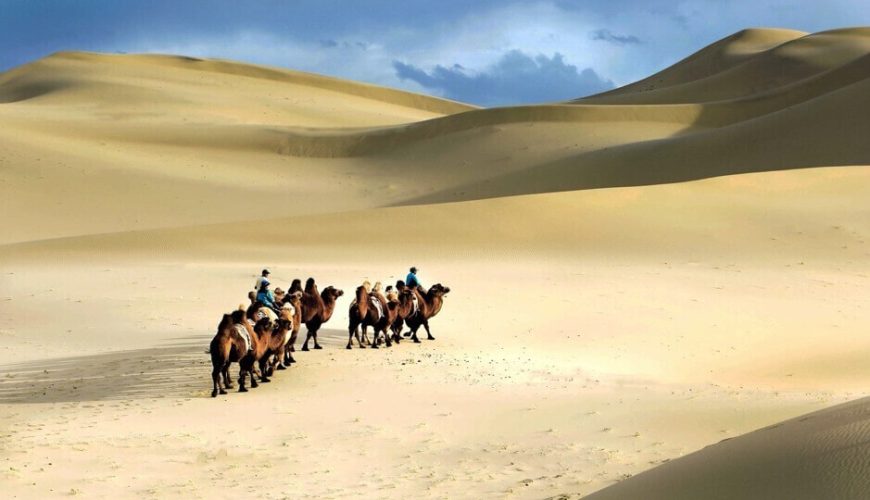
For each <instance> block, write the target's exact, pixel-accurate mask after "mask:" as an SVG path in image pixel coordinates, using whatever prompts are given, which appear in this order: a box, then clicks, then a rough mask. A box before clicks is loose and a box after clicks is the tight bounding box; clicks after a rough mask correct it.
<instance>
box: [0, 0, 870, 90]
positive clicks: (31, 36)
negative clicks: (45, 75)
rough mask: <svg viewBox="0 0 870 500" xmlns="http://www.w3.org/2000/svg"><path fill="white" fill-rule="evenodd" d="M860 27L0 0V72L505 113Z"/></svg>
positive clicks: (753, 4)
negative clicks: (83, 68) (76, 60)
mask: <svg viewBox="0 0 870 500" xmlns="http://www.w3.org/2000/svg"><path fill="white" fill-rule="evenodd" d="M861 25H870V5H868V0H791V1H790V0H643V1H641V0H528V1H516V0H498V1H497V0H474V1H472V0H427V1H419V0H395V1H386V0H343V1H337V0H287V1H278V0H259V1H243V0H211V1H205V0H147V1H140V0H123V1H122V0H53V1H49V0H0V71H6V70H8V69H11V68H13V67H15V66H18V65H21V64H25V63H28V62H30V61H33V60H36V59H39V58H41V57H44V56H46V55H48V54H51V53H53V52H57V51H61V50H86V51H98V52H109V53H143V52H150V53H168V54H179V55H187V56H194V57H215V58H223V59H234V60H239V61H243V62H249V63H255V64H265V65H271V66H278V67H283V68H290V69H297V70H302V71H310V72H315V73H321V74H325V75H330V76H336V77H340V78H347V79H352V80H358V81H363V82H368V83H374V84H378V85H385V86H389V87H394V88H400V89H405V90H410V91H413V92H420V93H426V94H431V95H435V96H439V97H445V98H448V99H454V100H458V101H462V102H468V103H472V104H477V105H480V106H504V105H516V104H527V103H539V102H550V101H560V100H566V99H572V98H577V97H581V96H584V95H590V94H594V93H597V92H601V91H604V90H608V89H610V88H614V87H616V86H621V85H625V84H627V83H631V82H633V81H636V80H639V79H641V78H644V77H646V76H649V75H650V74H652V73H654V72H656V71H658V70H661V69H664V68H665V67H667V66H670V65H671V64H673V63H675V62H677V61H678V60H680V59H682V58H684V57H686V56H688V55H690V54H691V53H693V52H695V51H697V50H699V49H701V48H703V47H704V46H706V45H708V44H710V43H712V42H715V41H716V40H718V39H721V38H724V37H726V36H728V35H730V34H732V33H734V32H737V31H739V30H741V29H744V28H749V27H778V28H790V29H797V30H802V31H808V32H817V31H823V30H828V29H835V28H842V27H851V26H861Z"/></svg>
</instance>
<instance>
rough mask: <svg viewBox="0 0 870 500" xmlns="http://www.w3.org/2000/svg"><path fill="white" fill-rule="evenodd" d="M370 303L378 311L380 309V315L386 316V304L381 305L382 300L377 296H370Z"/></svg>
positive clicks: (381, 316) (380, 316)
mask: <svg viewBox="0 0 870 500" xmlns="http://www.w3.org/2000/svg"><path fill="white" fill-rule="evenodd" d="M369 305H370V306H372V307H374V308H375V310H376V311H378V317H379V318H383V317H384V306H383V305H381V301H380V300H378V299H377V298H375V297H372V296H369Z"/></svg>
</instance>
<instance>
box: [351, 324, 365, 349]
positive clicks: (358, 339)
mask: <svg viewBox="0 0 870 500" xmlns="http://www.w3.org/2000/svg"><path fill="white" fill-rule="evenodd" d="M353 333H354V335H355V336H356V343H357V344H358V345H359V348H360V349H365V348H366V346H365V344H363V343H362V339H361V337H360V335H359V330H357V329H354V331H353Z"/></svg>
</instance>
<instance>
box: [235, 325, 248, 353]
mask: <svg viewBox="0 0 870 500" xmlns="http://www.w3.org/2000/svg"><path fill="white" fill-rule="evenodd" d="M233 328H234V329H235V330H236V333H237V334H238V335H239V337H241V338H242V340H243V341H244V342H245V352H248V351H251V350H253V348H252V347H251V336H250V335H248V330H247V329H246V328H245V327H244V326H243V325H240V324H238V323H236V324H235V325H233Z"/></svg>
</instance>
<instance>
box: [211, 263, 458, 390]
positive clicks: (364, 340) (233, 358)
mask: <svg viewBox="0 0 870 500" xmlns="http://www.w3.org/2000/svg"><path fill="white" fill-rule="evenodd" d="M416 272H417V269H416V268H414V267H412V268H411V272H410V273H409V274H408V278H407V279H406V280H405V281H397V282H396V285H395V287H393V286H388V287H387V289H386V290H382V289H381V283H380V282H378V283H376V284H375V285H374V286H372V285H371V283H370V282H368V281H365V282H363V284H362V285H360V286H359V287H357V289H356V293H355V298H354V300H353V301H352V302H351V304H350V308H349V311H348V317H349V323H348V341H347V349H352V348H353V346H352V344H353V339H354V338H356V341H357V345H358V346H359V347H360V348H365V347H371V348H373V349H377V348H379V347H380V345H382V344H383V345H385V346H386V347H390V346H392V345H393V344H394V343H395V344H398V343H399V342H400V341H401V339H402V337H403V336H404V337H410V338H411V340H412V341H414V342H416V343H419V342H420V339H419V338H417V330H419V328H420V327H421V326H422V327H424V328H425V329H426V335H427V338H428V339H429V340H435V337H433V336H432V333H431V331H430V330H429V319H431V318H432V317H433V316H435V315H437V314H438V313H439V312H440V311H441V307H442V305H443V304H444V295H446V294H447V293H449V292H450V288H448V287H445V286H442V285H441V284H440V283H439V284H435V285H433V286H432V287H431V288H429V289H428V290H426V289H424V288H423V287H422V286H421V285H420V283H419V281H418V280H417V277H416ZM269 274H270V273H269V270H268V269H264V270H263V272H262V275H261V276H260V277H259V278H258V279H257V282H256V284H255V289H256V290H257V291H256V292H250V293H249V294H248V298H249V300H250V305H249V306H248V307H245V306H244V305H240V306H239V308H238V310H235V311H232V312H230V313H227V314H224V315H223V318H222V319H221V321H220V323H219V324H218V328H217V333H216V334H215V336H214V338H213V339H212V341H211V344H210V345H209V350H208V351H207V352H208V353H209V354H210V355H211V361H212V383H213V390H212V393H211V396H212V397H216V396H217V395H218V394H226V393H227V391H226V390H227V389H232V388H233V383H232V379H231V378H230V373H229V371H230V364H232V363H238V364H239V378H238V383H239V392H247V391H248V389H247V387H246V382H247V379H248V377H250V380H251V381H250V385H251V387H252V388H255V387H257V386H258V385H259V383H258V382H257V379H259V381H260V382H262V383H266V382H270V381H271V380H270V379H269V377H271V376H274V374H275V373H276V371H277V370H286V369H287V368H288V367H290V365H291V364H293V363H296V359H295V358H294V357H293V353H295V352H296V341H297V340H298V334H299V329H300V328H301V326H302V325H303V324H304V325H305V328H306V337H305V342H303V344H302V351H308V350H309V347H308V345H309V342H312V341H313V348H314V349H322V348H323V347H322V346H321V345H320V343H318V342H317V332H318V331H319V330H320V328H321V327H322V326H323V324H324V323H326V322H327V321H329V320H330V319H332V315H333V313H334V312H335V306H336V302H337V301H338V298H339V297H341V296H342V295H344V292H343V291H342V290H339V289H337V288H335V287H334V286H327V287H326V288H324V289H323V291H322V292H321V291H319V290H318V287H317V284H316V283H315V281H314V278H308V280H307V281H306V283H305V287H304V288H303V287H302V282H301V281H300V280H298V279H296V280H293V282H292V283H291V285H290V288H289V289H288V290H287V291H283V290H281V289H280V288H276V289H275V292H274V293H273V292H272V291H271V290H270V289H269V287H270V285H271V283H270V282H269V279H268V276H269ZM405 325H407V326H408V331H407V332H405V333H404V335H403V334H402V328H403V327H404V326H405ZM369 327H371V328H372V338H371V339H369V337H368V328H369Z"/></svg>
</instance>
